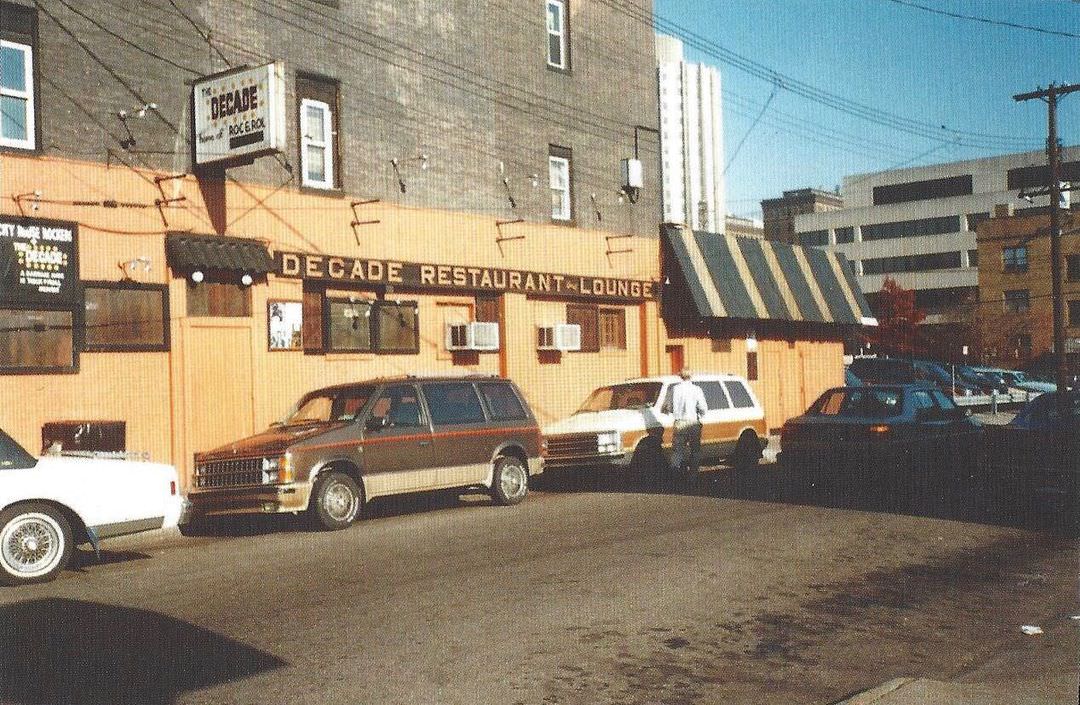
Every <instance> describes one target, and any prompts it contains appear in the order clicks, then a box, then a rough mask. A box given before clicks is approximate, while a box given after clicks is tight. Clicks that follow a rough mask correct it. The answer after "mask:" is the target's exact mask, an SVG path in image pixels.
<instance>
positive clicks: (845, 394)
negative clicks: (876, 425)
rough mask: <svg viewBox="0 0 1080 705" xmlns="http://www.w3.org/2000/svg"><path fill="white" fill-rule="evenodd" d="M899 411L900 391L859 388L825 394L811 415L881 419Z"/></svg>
mask: <svg viewBox="0 0 1080 705" xmlns="http://www.w3.org/2000/svg"><path fill="white" fill-rule="evenodd" d="M901 410H902V405H901V404H900V390H898V389H873V388H864V387H860V388H858V389H836V390H833V391H831V392H825V394H823V395H822V397H821V399H819V400H818V402H817V403H816V404H815V405H814V411H813V413H815V414H817V415H819V416H852V417H863V418H872V419H883V418H889V417H891V416H898V415H899V414H900V412H901Z"/></svg>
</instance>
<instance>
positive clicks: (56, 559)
mask: <svg viewBox="0 0 1080 705" xmlns="http://www.w3.org/2000/svg"><path fill="white" fill-rule="evenodd" d="M71 549H72V541H71V525H70V524H68V521H67V519H65V518H64V516H63V515H62V514H61V513H60V512H58V511H56V510H55V509H53V508H52V507H50V506H48V505H45V504H36V503H28V504H21V505H17V506H14V507H11V508H9V509H6V510H5V511H4V512H3V513H0V568H2V569H3V570H0V583H3V584H5V585H21V584H24V583H43V582H46V581H49V580H52V579H53V578H55V577H56V574H57V573H59V572H60V571H61V570H63V569H64V566H66V565H67V562H68V560H69V559H70V558H71Z"/></svg>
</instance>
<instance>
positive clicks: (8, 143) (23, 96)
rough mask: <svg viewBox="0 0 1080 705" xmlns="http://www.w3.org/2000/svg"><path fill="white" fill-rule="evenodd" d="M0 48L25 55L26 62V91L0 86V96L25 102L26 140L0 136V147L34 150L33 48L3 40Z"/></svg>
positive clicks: (35, 136)
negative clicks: (13, 50)
mask: <svg viewBox="0 0 1080 705" xmlns="http://www.w3.org/2000/svg"><path fill="white" fill-rule="evenodd" d="M0 47H4V48H8V49H15V50H17V51H21V52H23V54H25V55H26V60H25V61H24V62H23V65H24V67H25V72H26V75H25V76H24V77H23V82H24V83H25V84H26V90H25V91H18V90H15V89H13V88H7V87H5V86H2V85H0V95H3V96H10V97H12V98H19V99H20V100H25V101H26V139H25V140H17V139H11V138H10V137H4V136H3V135H0V146H2V147H16V148H18V149H34V148H35V146H36V145H37V135H36V131H35V129H34V128H35V126H36V122H35V117H34V112H35V111H34V108H35V107H36V106H35V105H34V47H32V46H30V45H29V44H19V43H17V42H8V41H3V40H0Z"/></svg>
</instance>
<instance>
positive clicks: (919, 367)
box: [912, 360, 982, 397]
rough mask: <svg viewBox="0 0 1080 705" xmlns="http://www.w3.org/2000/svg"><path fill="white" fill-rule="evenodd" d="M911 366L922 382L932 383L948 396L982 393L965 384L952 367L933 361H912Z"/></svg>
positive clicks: (976, 388)
mask: <svg viewBox="0 0 1080 705" xmlns="http://www.w3.org/2000/svg"><path fill="white" fill-rule="evenodd" d="M912 364H913V365H914V366H915V370H916V371H917V372H918V373H920V377H921V378H922V379H923V380H924V381H928V382H933V384H934V385H935V386H936V387H937V388H938V389H940V390H941V391H943V392H945V393H946V394H948V395H949V396H952V397H968V396H972V395H976V394H980V393H982V390H981V389H980V388H979V387H976V386H974V385H972V384H970V383H968V382H965V381H964V379H963V378H962V377H961V376H960V375H958V374H957V373H956V371H955V370H954V369H952V366H947V365H945V364H942V363H939V362H934V361H933V360H912Z"/></svg>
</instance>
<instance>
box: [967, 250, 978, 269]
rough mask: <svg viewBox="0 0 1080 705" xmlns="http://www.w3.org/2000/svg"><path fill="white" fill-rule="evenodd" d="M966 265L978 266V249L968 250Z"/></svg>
mask: <svg viewBox="0 0 1080 705" xmlns="http://www.w3.org/2000/svg"><path fill="white" fill-rule="evenodd" d="M968 266H969V267H978V266H979V251H978V250H968Z"/></svg>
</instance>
